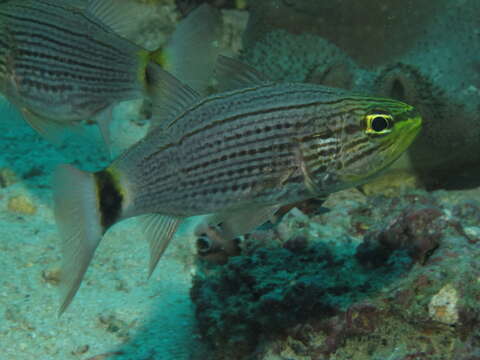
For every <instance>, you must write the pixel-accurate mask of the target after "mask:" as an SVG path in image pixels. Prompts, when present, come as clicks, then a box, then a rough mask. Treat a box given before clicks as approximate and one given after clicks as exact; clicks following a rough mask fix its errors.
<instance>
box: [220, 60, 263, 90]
mask: <svg viewBox="0 0 480 360" xmlns="http://www.w3.org/2000/svg"><path fill="white" fill-rule="evenodd" d="M215 75H216V78H217V80H218V87H219V90H220V91H228V90H234V89H239V88H244V87H249V86H252V85H259V84H264V83H268V82H271V80H270V79H268V78H267V77H266V76H265V75H263V74H262V73H260V72H259V71H257V70H255V69H254V68H253V67H251V66H250V65H247V64H245V63H243V62H241V61H239V60H236V59H232V58H230V57H227V56H223V55H219V56H218V58H217V64H216V67H215Z"/></svg>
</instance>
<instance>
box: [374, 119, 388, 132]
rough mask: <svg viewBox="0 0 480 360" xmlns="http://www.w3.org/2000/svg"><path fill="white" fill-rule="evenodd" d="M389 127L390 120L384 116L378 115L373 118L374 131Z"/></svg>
mask: <svg viewBox="0 0 480 360" xmlns="http://www.w3.org/2000/svg"><path fill="white" fill-rule="evenodd" d="M386 128H388V121H387V119H385V118H384V117H381V116H377V117H375V118H373V120H372V129H373V131H376V132H380V131H383V130H385V129H386Z"/></svg>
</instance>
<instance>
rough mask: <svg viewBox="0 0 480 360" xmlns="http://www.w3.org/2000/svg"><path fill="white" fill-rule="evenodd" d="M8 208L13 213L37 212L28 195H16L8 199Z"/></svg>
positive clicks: (27, 213) (31, 213)
mask: <svg viewBox="0 0 480 360" xmlns="http://www.w3.org/2000/svg"><path fill="white" fill-rule="evenodd" d="M8 210H9V211H11V212H14V213H19V214H24V215H33V214H35V213H36V212H37V207H36V205H35V204H34V203H33V202H32V200H30V199H29V198H28V197H26V196H24V195H18V196H14V197H11V198H10V199H9V200H8Z"/></svg>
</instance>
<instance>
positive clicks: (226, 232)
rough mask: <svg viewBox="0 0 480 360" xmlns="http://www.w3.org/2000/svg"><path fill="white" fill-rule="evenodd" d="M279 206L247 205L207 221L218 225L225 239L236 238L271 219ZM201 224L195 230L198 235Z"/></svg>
mask: <svg viewBox="0 0 480 360" xmlns="http://www.w3.org/2000/svg"><path fill="white" fill-rule="evenodd" d="M278 208H279V206H278V205H274V206H264V207H256V208H255V207H246V208H242V209H240V210H234V211H227V212H224V213H219V214H214V215H212V216H210V217H209V218H207V219H206V220H205V221H206V223H207V224H208V225H209V226H218V228H219V231H220V232H221V234H219V236H221V237H222V238H223V239H225V241H228V240H231V239H234V238H236V237H238V236H241V235H245V234H247V233H249V232H251V231H252V230H254V229H255V228H257V227H258V226H260V225H262V224H263V223H265V222H267V221H269V220H271V219H272V218H273V215H274V214H275V212H276V211H277V210H278ZM204 226H205V224H200V225H199V226H197V228H196V230H195V234H196V235H200V234H199V232H200V231H201V229H202V227H204Z"/></svg>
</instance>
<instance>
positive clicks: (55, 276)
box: [42, 268, 60, 285]
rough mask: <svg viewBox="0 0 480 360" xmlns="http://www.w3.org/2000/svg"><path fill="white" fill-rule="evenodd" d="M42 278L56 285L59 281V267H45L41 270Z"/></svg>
mask: <svg viewBox="0 0 480 360" xmlns="http://www.w3.org/2000/svg"><path fill="white" fill-rule="evenodd" d="M42 279H43V280H44V281H45V282H46V283H49V284H52V285H58V284H59V283H60V269H59V268H55V269H46V270H43V271H42Z"/></svg>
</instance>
